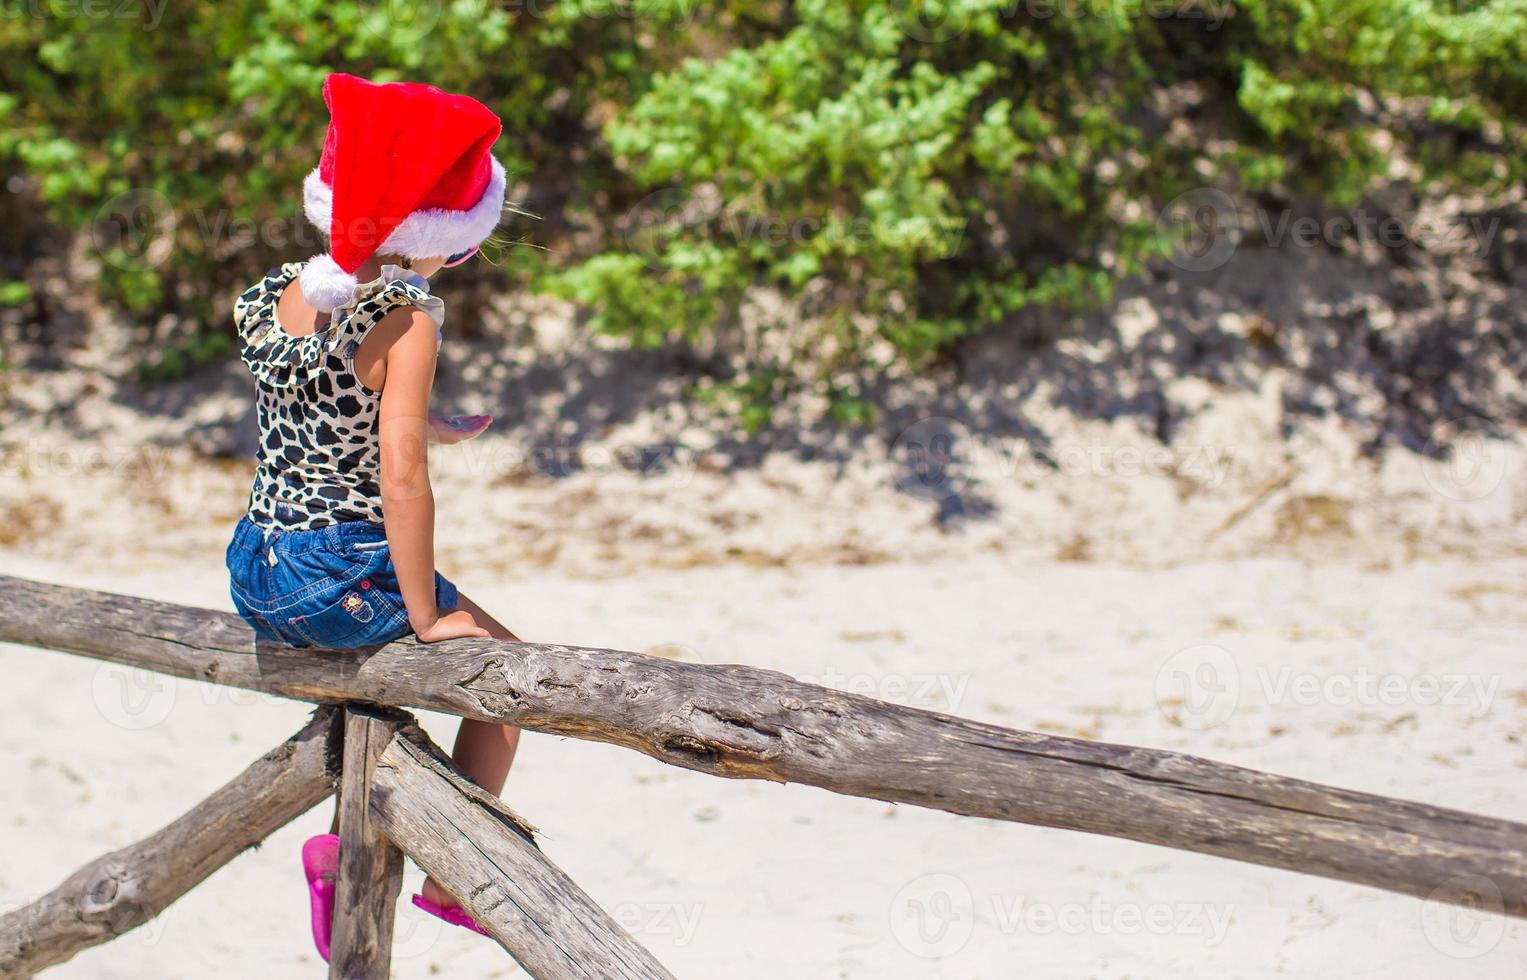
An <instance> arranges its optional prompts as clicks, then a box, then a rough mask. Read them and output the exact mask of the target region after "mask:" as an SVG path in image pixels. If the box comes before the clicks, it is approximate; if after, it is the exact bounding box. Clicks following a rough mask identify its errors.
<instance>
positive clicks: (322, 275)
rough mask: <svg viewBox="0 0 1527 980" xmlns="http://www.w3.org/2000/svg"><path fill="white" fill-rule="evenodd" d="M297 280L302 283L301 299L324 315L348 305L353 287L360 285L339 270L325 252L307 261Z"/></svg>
mask: <svg viewBox="0 0 1527 980" xmlns="http://www.w3.org/2000/svg"><path fill="white" fill-rule="evenodd" d="M298 278H299V279H300V280H301V282H302V298H303V299H305V300H307V301H308V302H309V303H311V304H313V308H314V309H316V310H320V311H322V312H324V313H330V312H333V310H334V308H335V307H336V306H343V305H344V304H345V303H348V302H349V301H350V297H351V296H352V295H354V293H355V287H356V286H358V285H360V280H359V279H357V278H355V277H354V276H353V275H351V274H350V273H348V272H346V271H345V270H344V269H341V268H340V267H339V263H338V262H335V261H334V257H333V256H332V255H330V254H329V253H327V252H325V253H324V254H322V255H315V256H313V257H312V258H311V259H309V260H308V262H307V264H306V265H304V266H303V267H302V275H301V276H299V277H298Z"/></svg>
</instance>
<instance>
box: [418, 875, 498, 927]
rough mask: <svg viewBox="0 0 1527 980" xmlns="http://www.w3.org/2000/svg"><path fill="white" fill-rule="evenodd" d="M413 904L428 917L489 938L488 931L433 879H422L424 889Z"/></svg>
mask: <svg viewBox="0 0 1527 980" xmlns="http://www.w3.org/2000/svg"><path fill="white" fill-rule="evenodd" d="M414 904H415V905H417V906H418V907H419V908H421V909H423V910H424V911H426V912H428V913H429V914H430V915H433V916H435V917H436V918H439V919H444V920H445V921H446V922H449V923H450V924H451V925H453V926H461V927H462V928H464V929H471V930H472V931H473V932H476V933H481V934H482V935H484V936H490V933H489V932H488V930H486V929H484V928H483V927H482V926H480V925H478V924H477V922H476V920H474V919H473V918H472V917H471V916H470V915H468V914H467V912H466V910H465V909H463V908H462V907H461V903H460V902H458V901H456V899H454V898H452V897H451V895H450V893H449V892H447V891H446V890H445V889H443V888H441V887H440V886H439V885H437V884H435V880H434V879H433V878H426V879H424V888H423V889H421V890H420V893H419V894H418V895H415V896H414Z"/></svg>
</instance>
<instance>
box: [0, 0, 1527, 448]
mask: <svg viewBox="0 0 1527 980" xmlns="http://www.w3.org/2000/svg"><path fill="white" fill-rule="evenodd" d="M35 6H36V7H37V9H38V10H40V11H42V12H43V15H41V16H7V17H5V18H3V19H0V121H3V125H4V129H3V133H0V161H8V166H10V167H12V168H19V169H20V170H22V171H24V172H25V173H26V174H27V175H29V176H30V177H31V178H32V179H33V181H34V182H35V188H36V191H35V192H36V194H37V195H38V197H39V199H40V200H41V201H42V202H44V203H45V205H46V206H47V208H48V209H49V211H50V213H51V215H52V216H53V218H54V219H55V220H56V221H58V222H60V223H62V224H64V225H65V226H67V227H70V228H74V229H80V230H82V231H84V232H86V233H87V234H89V235H90V238H91V242H90V244H91V245H92V247H93V249H94V250H95V251H96V252H97V253H98V254H99V255H100V257H101V258H102V259H103V261H102V274H101V279H100V283H99V289H100V291H101V293H102V295H103V296H104V297H105V298H106V299H107V300H109V301H111V302H114V303H117V304H119V305H120V306H121V307H122V308H123V309H125V310H127V311H129V312H131V313H133V314H136V315H139V316H141V317H142V318H143V319H144V320H145V322H147V321H149V320H154V319H158V318H160V317H162V316H163V315H164V314H166V313H173V314H176V315H177V316H179V317H180V318H182V319H183V320H184V322H185V323H187V324H189V326H188V327H186V328H185V329H186V330H188V331H190V333H188V334H186V335H184V336H182V337H181V338H180V341H181V343H182V344H183V345H186V347H187V349H195V350H200V351H202V352H203V353H202V354H201V355H197V356H198V357H202V358H205V357H217V356H226V351H225V350H221V349H218V348H216V347H215V346H213V347H210V348H209V347H207V346H205V345H204V344H201V343H200V342H199V341H198V340H197V339H196V338H197V332H196V328H197V325H199V324H200V325H204V326H206V328H207V329H213V330H225V329H226V324H225V314H224V312H223V310H222V309H221V306H220V305H218V304H220V303H221V302H223V301H224V300H225V299H226V295H227V292H228V291H229V290H231V289H233V288H236V286H237V285H238V284H240V283H242V282H243V281H244V280H246V279H247V278H248V277H249V276H250V275H252V274H254V273H256V272H258V271H259V270H260V269H261V268H263V267H264V266H266V265H268V264H269V263H270V262H272V261H274V260H275V259H277V258H280V257H283V256H284V257H292V256H300V255H303V254H307V252H303V251H302V249H304V248H306V249H307V250H308V252H310V251H313V250H316V248H317V241H316V239H315V238H314V236H313V235H312V233H311V231H309V230H306V229H305V226H304V225H303V224H302V222H301V221H300V219H299V217H298V215H299V192H298V188H299V184H300V180H301V178H302V176H303V174H304V173H305V172H306V171H307V170H308V169H309V168H310V167H311V166H312V165H313V163H314V161H315V159H316V156H317V151H318V147H319V146H320V142H321V137H322V128H323V124H324V119H325V114H324V110H323V105H322V102H321V100H320V98H319V95H318V93H319V84H320V81H321V79H322V77H323V75H324V74H325V73H326V72H327V71H329V70H332V69H336V68H342V69H344V70H346V71H350V72H354V73H357V74H361V75H365V76H368V77H373V78H377V79H393V78H412V79H417V80H422V81H428V82H431V83H434V84H437V85H440V86H442V87H446V88H450V89H454V90H459V91H463V92H467V93H470V94H472V95H475V96H477V97H478V98H481V99H483V101H485V102H487V103H488V104H489V105H490V106H492V107H493V108H494V109H495V110H496V111H498V112H499V113H500V114H501V115H502V116H503V118H504V121H505V134H504V137H503V139H502V141H501V142H500V144H499V146H498V148H497V152H498V153H499V155H500V156H501V158H502V159H504V160H505V162H506V164H507V165H508V167H509V169H510V171H511V173H512V175H513V176H514V177H515V179H516V180H517V182H518V183H517V186H519V187H521V188H524V189H526V193H527V201H526V204H527V207H529V209H530V210H533V211H535V212H537V214H538V215H539V216H540V220H539V221H523V220H520V221H516V222H513V223H512V224H511V225H510V233H511V235H512V236H524V237H526V238H527V239H528V240H529V242H530V243H532V244H538V245H543V246H545V250H531V249H514V250H511V251H510V252H509V254H508V259H509V261H505V262H502V263H501V267H500V269H499V271H497V272H496V273H495V272H491V271H490V272H488V273H486V274H488V275H497V276H498V277H499V278H498V280H496V281H497V282H499V283H500V284H502V283H504V282H507V281H509V280H510V279H515V280H518V281H520V282H522V283H527V284H529V285H531V286H533V287H534V288H539V289H544V290H552V291H555V292H558V293H561V294H563V295H567V296H570V297H573V298H575V299H577V300H579V301H580V302H582V303H583V304H586V305H587V307H588V308H589V309H590V310H591V313H592V322H593V323H594V324H595V325H596V326H597V327H598V328H599V329H601V330H605V331H608V332H610V333H613V334H617V335H620V336H624V337H627V338H630V339H631V340H632V341H633V342H636V343H641V344H656V343H661V342H664V341H667V340H671V339H676V338H683V339H689V340H695V341H704V340H708V339H710V338H714V337H717V336H721V337H723V338H725V339H736V338H739V337H746V338H748V342H747V343H745V344H743V345H742V346H743V349H744V350H745V351H746V353H747V356H748V357H749V358H751V359H752V362H753V367H754V368H755V370H756V374H757V377H758V378H759V379H766V380H760V381H758V382H757V383H754V384H751V385H750V384H749V383H748V382H747V381H746V380H745V379H744V380H743V381H741V382H739V383H740V385H741V386H740V387H737V388H736V389H735V390H737V391H741V392H747V393H748V394H747V397H746V398H744V401H745V402H746V403H747V404H748V405H753V406H755V409H749V411H750V412H751V413H752V414H750V419H752V420H753V421H750V423H749V424H750V425H753V424H755V422H756V420H757V418H758V414H757V411H756V403H757V398H756V397H755V396H756V395H757V392H758V390H763V391H765V392H766V393H767V392H777V391H778V390H780V384H781V383H782V382H781V381H780V378H781V377H788V378H791V379H794V383H801V382H803V381H804V382H806V383H810V384H815V385H818V386H819V387H820V388H821V390H822V391H824V392H826V393H828V395H829V399H828V400H829V403H830V405H831V406H832V408H831V412H832V414H833V415H834V417H837V418H839V419H840V420H849V421H852V420H859V419H862V418H863V413H862V411H861V409H860V408H859V407H858V405H857V404H856V402H855V400H854V395H855V381H854V378H855V376H856V373H862V372H863V371H864V370H866V369H867V368H876V367H880V366H883V365H885V364H886V363H889V362H890V361H893V360H903V361H911V362H913V363H916V362H919V361H923V360H926V359H928V358H931V357H935V356H937V355H938V354H940V353H941V352H943V351H945V350H947V349H948V347H949V345H950V344H951V343H952V342H953V341H954V340H956V339H957V338H960V337H962V336H965V335H967V334H970V333H972V332H975V331H979V330H982V329H986V328H988V327H991V326H993V325H995V324H999V323H1002V322H1004V321H1006V320H1008V319H1009V318H1011V317H1012V316H1013V315H1015V314H1017V313H1019V312H1020V311H1023V310H1025V309H1028V308H1031V307H1036V306H1040V307H1049V308H1060V309H1079V308H1084V307H1086V306H1089V305H1092V304H1096V303H1099V302H1103V301H1106V300H1107V298H1108V297H1109V295H1110V290H1111V289H1112V287H1113V286H1114V284H1115V283H1116V282H1118V281H1119V280H1120V279H1121V278H1122V277H1125V276H1129V275H1131V274H1134V273H1136V272H1138V271H1139V270H1141V269H1142V268H1143V267H1144V266H1145V265H1146V263H1148V262H1150V261H1152V260H1153V259H1156V258H1159V257H1160V256H1162V255H1163V254H1164V253H1165V252H1167V251H1169V250H1170V249H1171V248H1172V247H1173V245H1174V241H1173V237H1172V235H1171V234H1162V229H1163V224H1162V222H1161V220H1160V218H1159V215H1160V214H1161V211H1162V208H1163V206H1164V205H1166V204H1167V203H1168V202H1170V201H1173V200H1174V199H1176V198H1177V197H1178V196H1179V195H1182V194H1184V193H1185V192H1188V191H1192V190H1194V189H1197V188H1201V187H1217V188H1221V189H1223V190H1226V191H1229V192H1230V193H1232V194H1234V195H1240V196H1255V195H1266V196H1274V197H1282V198H1286V199H1294V198H1298V199H1301V200H1312V201H1316V202H1323V203H1324V204H1326V205H1328V206H1332V207H1343V206H1351V205H1353V204H1356V203H1357V202H1359V201H1360V200H1361V198H1362V196H1363V194H1364V192H1365V191H1366V190H1367V189H1369V188H1372V187H1374V186H1375V185H1377V184H1380V183H1382V182H1383V181H1384V180H1386V173H1387V171H1388V169H1389V167H1390V166H1391V162H1392V159H1393V158H1394V156H1395V155H1396V154H1397V153H1404V154H1406V155H1408V156H1410V157H1412V158H1414V159H1416V160H1417V161H1419V163H1420V164H1421V165H1422V166H1423V167H1424V179H1425V180H1428V181H1438V182H1442V183H1445V184H1446V183H1452V184H1456V185H1459V186H1467V187H1471V188H1475V189H1480V190H1483V191H1485V192H1492V191H1498V190H1503V189H1505V188H1508V187H1510V186H1513V184H1516V183H1519V182H1520V181H1521V180H1523V179H1524V177H1527V137H1524V131H1523V118H1522V114H1523V108H1524V106H1527V0H1492V2H1478V3H1468V2H1461V0H1236V2H1234V3H1231V2H1230V0H1174V2H1172V3H1164V2H1162V0H1135V2H1126V0H1000V2H999V0H928V2H925V3H899V2H885V0H795V2H791V3H787V2H784V0H776V2H762V0H755V2H741V0H733V2H721V3H714V4H705V5H700V4H698V0H666V2H663V0H645V2H643V0H637V2H624V3H621V2H617V0H587V2H580V3H551V2H549V0H514V2H512V3H509V4H499V3H490V2H488V0H440V2H439V3H430V2H427V0H426V2H423V3H408V4H405V3H401V2H384V0H373V2H353V0H352V2H345V0H325V2H318V0H271V2H269V3H263V4H262V3H251V2H227V3H219V4H177V5H167V6H166V5H163V4H162V2H161V4H159V5H155V4H152V3H145V4H142V5H130V6H126V7H123V6H121V5H98V4H97V5H88V6H87V5H83V4H81V3H79V2H78V0H55V2H54V3H52V4H50V3H48V2H44V0H37V2H36V4H35ZM103 7H113V8H118V9H116V10H115V11H114V12H113V13H112V14H111V15H110V16H105V15H86V14H85V13H83V11H85V10H101V9H103ZM50 10H51V11H53V12H52V13H49V11H50ZM64 10H72V11H74V14H73V15H72V16H64V15H62V14H60V13H59V11H64ZM123 10H126V11H137V16H136V18H125V17H122V16H119V15H120V13H121V12H122V11H123ZM155 16H158V17H159V18H160V19H159V20H158V22H157V23H154V22H152V19H153V17H155ZM757 287H768V288H772V289H774V290H776V291H778V292H779V293H781V294H783V296H784V297H785V298H786V299H787V300H789V302H788V303H787V304H785V305H784V306H783V307H779V308H783V309H787V310H789V311H791V312H790V314H789V318H788V319H786V318H785V317H781V318H780V320H779V322H774V321H771V320H769V319H768V315H766V314H764V313H761V312H756V311H755V312H754V314H752V315H753V317H754V320H755V321H756V322H753V323H749V322H747V320H748V317H744V316H742V315H740V314H739V310H740V309H742V308H743V306H744V301H745V299H746V298H747V297H748V296H749V295H752V294H753V291H754V290H755V289H756V288H757ZM771 308H775V307H771ZM797 313H798V314H800V317H803V318H804V319H800V317H797V315H796V314H797ZM803 323H804V325H805V326H802V324H803ZM760 331H762V332H763V333H762V335H764V336H768V335H772V336H775V337H776V338H782V340H781V342H779V343H764V342H759V341H758V337H759V336H760ZM771 332H772V334H771ZM192 359H193V360H194V359H196V358H195V357H193V358H192ZM781 371H783V372H785V374H784V375H783V376H782V375H780V373H779V372H781ZM769 397H773V396H772V395H770V396H769Z"/></svg>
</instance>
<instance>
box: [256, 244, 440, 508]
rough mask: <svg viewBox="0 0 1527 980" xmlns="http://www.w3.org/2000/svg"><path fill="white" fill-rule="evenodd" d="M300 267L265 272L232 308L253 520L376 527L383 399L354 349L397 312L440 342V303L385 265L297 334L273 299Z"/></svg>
mask: <svg viewBox="0 0 1527 980" xmlns="http://www.w3.org/2000/svg"><path fill="white" fill-rule="evenodd" d="M303 265H304V263H302V262H288V263H286V264H285V265H283V266H281V267H280V268H277V269H272V270H270V271H269V272H267V273H266V274H265V277H264V278H263V279H261V280H260V281H259V282H257V283H255V284H254V285H253V286H251V287H249V289H247V290H245V291H244V293H243V295H241V296H239V298H238V300H237V301H236V302H235V303H234V306H233V322H234V325H235V326H236V327H237V328H238V331H239V337H240V339H241V340H242V341H243V345H244V347H243V354H242V357H243V361H244V364H245V365H246V366H247V367H248V368H249V370H250V371H251V372H252V373H253V374H254V376H255V381H256V408H257V413H258V417H259V432H260V446H259V451H258V454H257V459H258V463H259V465H258V466H257V468H256V469H255V477H254V486H253V487H252V488H251V489H250V492H249V517H250V520H252V521H254V522H255V523H256V524H258V525H260V526H261V527H266V528H269V527H278V528H281V529H283V530H288V531H310V530H314V529H317V528H321V527H327V526H329V525H330V524H336V523H339V522H341V521H373V522H375V523H378V524H380V523H381V522H382V493H381V484H380V482H379V473H380V466H381V451H380V448H379V445H378V441H377V409H378V408H379V407H380V406H381V398H382V395H381V392H379V391H372V390H371V389H370V388H367V387H366V386H365V385H364V384H362V383H361V381H360V379H359V378H357V377H356V373H355V352H356V351H357V350H358V349H359V348H360V344H361V341H362V340H364V339H365V338H366V335H367V334H368V333H369V332H370V331H371V328H372V327H373V326H375V325H376V324H377V323H378V322H379V321H380V320H381V319H382V317H384V316H386V315H387V314H388V313H390V312H392V311H393V310H395V309H397V308H398V307H400V306H416V307H418V308H419V309H421V310H423V311H424V312H425V313H427V314H429V316H430V317H431V318H432V319H433V320H434V321H435V329H436V333H437V336H439V331H440V328H441V326H442V325H443V323H444V321H445V304H444V303H442V302H441V301H440V299H439V298H438V297H436V296H431V295H430V294H429V282H428V280H426V279H424V277H422V276H420V275H418V274H416V273H413V272H410V271H408V270H407V269H403V268H401V267H399V266H395V265H385V266H383V267H382V274H381V276H380V277H378V278H377V279H375V280H373V281H371V282H369V283H365V284H363V285H360V286H357V287H356V288H355V292H354V294H353V295H352V297H351V300H350V302H348V303H346V304H344V305H343V306H340V307H338V308H336V309H335V310H334V312H333V313H332V314H331V318H330V320H329V323H328V324H326V325H325V326H323V327H320V328H319V330H318V331H317V332H315V333H312V334H309V335H307V336H305V337H294V336H291V335H290V334H288V333H286V331H285V330H283V329H282V328H281V326H280V324H279V323H277V322H276V302H277V301H278V300H279V299H280V298H281V290H283V289H284V288H286V285H287V284H288V283H290V282H291V281H292V280H294V279H296V278H297V276H298V274H299V273H301V272H302V266H303Z"/></svg>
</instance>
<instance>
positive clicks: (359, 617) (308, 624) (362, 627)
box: [286, 579, 407, 649]
mask: <svg viewBox="0 0 1527 980" xmlns="http://www.w3.org/2000/svg"><path fill="white" fill-rule="evenodd" d="M399 612H400V610H399V608H398V606H397V604H396V603H395V602H393V600H392V597H391V596H389V595H388V594H387V593H386V591H385V590H383V589H379V588H373V587H372V586H371V582H370V580H368V579H362V580H361V581H360V582H358V583H356V584H355V585H353V586H350V587H348V588H344V589H340V590H338V591H337V592H335V593H333V594H329V595H327V596H325V597H324V598H323V599H321V600H320V601H319V604H318V608H317V609H316V610H315V611H314V612H311V613H303V614H301V615H294V616H291V617H290V618H288V619H287V620H286V625H287V626H288V627H289V628H290V629H291V631H292V632H293V633H295V634H297V635H298V636H299V637H301V638H302V639H303V640H305V641H307V642H308V643H311V644H312V645H313V646H319V647H332V648H335V649H344V648H347V647H360V646H370V645H371V644H374V643H386V642H388V641H389V640H394V639H397V637H399V636H401V635H402V634H403V633H404V632H407V630H406V629H403V630H400V629H399V628H398V625H397V620H398V618H399V615H398V614H399Z"/></svg>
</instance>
